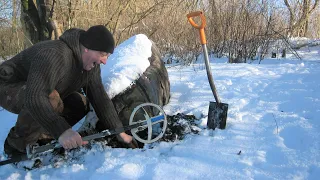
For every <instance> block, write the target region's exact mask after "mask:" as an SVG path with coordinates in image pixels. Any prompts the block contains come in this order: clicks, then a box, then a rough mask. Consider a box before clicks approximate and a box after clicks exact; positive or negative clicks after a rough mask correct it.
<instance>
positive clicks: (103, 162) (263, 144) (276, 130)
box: [0, 35, 320, 180]
mask: <svg viewBox="0 0 320 180" xmlns="http://www.w3.org/2000/svg"><path fill="white" fill-rule="evenodd" d="M141 47H143V48H141ZM150 49H151V44H150V41H149V40H148V39H147V38H146V36H144V35H137V36H135V37H132V38H131V39H129V40H127V41H125V42H123V44H121V45H120V46H119V47H117V48H116V50H115V53H114V55H112V56H113V57H112V56H111V57H110V61H111V59H122V60H121V62H122V61H124V62H125V60H126V59H129V58H131V57H132V55H134V54H135V55H136V56H135V58H133V59H134V60H133V59H132V61H135V60H137V61H139V63H134V64H135V65H136V66H137V67H135V70H134V71H135V72H133V71H131V72H132V74H130V73H129V72H128V70H126V69H125V68H123V72H125V73H122V72H121V71H122V70H121V68H119V69H117V68H114V69H115V72H117V73H118V74H122V75H121V76H118V77H121V78H117V76H115V77H107V73H105V72H104V71H105V69H108V70H109V69H112V67H108V63H107V65H105V66H102V71H103V73H102V78H103V81H104V82H113V80H114V81H115V79H119V80H120V81H122V79H125V80H126V81H130V80H133V79H134V77H136V74H139V73H141V72H143V71H144V70H145V68H146V67H148V66H149V65H148V64H147V61H145V60H146V58H147V57H148V56H150ZM137 52H139V53H137ZM140 53H141V57H140V56H139V54H140ZM298 53H299V54H300V56H301V57H302V60H298V59H296V58H295V57H294V56H293V55H292V54H290V52H289V53H288V55H287V58H277V59H271V58H266V59H265V60H263V61H262V63H261V64H258V63H257V62H250V63H243V64H229V63H226V61H227V60H226V58H221V59H216V58H213V57H211V59H210V62H211V69H212V74H213V76H214V82H215V84H216V87H217V91H218V93H219V95H220V98H221V101H222V102H223V103H227V104H229V110H228V119H227V127H226V129H225V130H220V129H216V130H215V131H213V130H208V129H206V122H207V113H208V107H209V102H210V101H214V97H213V95H212V92H211V89H210V86H209V83H208V80H207V77H206V71H205V69H204V62H203V61H200V62H197V63H194V64H192V65H191V66H180V65H178V64H175V65H167V70H168V73H169V79H170V86H171V90H170V94H171V99H170V102H169V104H167V105H166V106H165V107H164V110H165V112H166V113H167V114H168V115H174V114H177V113H185V114H193V115H195V116H196V117H197V118H198V120H197V124H198V127H199V129H200V132H199V134H189V135H187V136H186V137H185V138H184V139H183V140H179V141H178V140H177V141H175V142H155V143H153V144H151V145H146V146H145V147H144V148H143V149H122V148H114V149H113V148H111V147H108V146H104V145H102V144H101V143H93V144H92V148H91V149H85V148H81V149H79V150H77V151H71V152H67V154H66V157H68V158H69V159H68V160H67V161H62V162H59V163H57V164H56V166H57V167H53V166H52V165H47V166H44V167H41V168H39V169H35V170H32V171H24V170H22V169H17V168H14V167H13V166H11V165H6V166H2V167H0V179H26V180H30V179H42V180H45V179H50V180H51V179H156V180H157V179H245V180H247V179H290V180H291V179H296V180H299V179H311V180H313V179H314V180H315V179H318V177H319V176H320V153H319V149H320V121H319V116H320V91H319V88H320V80H319V77H320V46H313V47H308V48H302V49H300V50H299V51H298ZM115 62H116V60H115ZM118 62H119V63H121V62H120V61H118ZM125 64H126V63H124V64H122V65H123V66H126V65H125ZM109 65H112V66H113V67H114V66H116V65H115V64H114V63H110V64H109ZM132 65H133V64H130V63H129V65H128V66H130V67H131V66H132ZM122 76H128V77H122ZM105 84H106V86H107V84H109V83H105ZM124 86H125V85H124ZM124 88H125V87H122V88H118V89H116V90H110V89H109V91H112V92H115V93H116V92H118V91H121V90H120V89H124ZM107 89H108V87H106V90H107ZM0 117H1V122H2V124H1V127H0V144H3V142H4V140H5V138H6V136H7V133H8V132H9V130H10V128H11V127H12V126H13V125H14V123H15V120H16V117H17V116H16V115H14V114H11V113H9V112H7V111H5V110H3V111H0ZM181 121H183V120H181ZM82 123H83V122H82ZM79 126H81V124H80V125H79V124H78V125H76V127H74V128H77V127H79ZM151 147H152V148H151ZM2 153H3V147H2V146H0V154H2ZM1 159H4V157H1Z"/></svg>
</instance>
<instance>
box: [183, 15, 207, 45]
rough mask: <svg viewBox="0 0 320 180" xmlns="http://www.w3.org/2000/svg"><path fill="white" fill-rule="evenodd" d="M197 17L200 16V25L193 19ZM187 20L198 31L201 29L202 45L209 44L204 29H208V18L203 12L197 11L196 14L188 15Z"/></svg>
mask: <svg viewBox="0 0 320 180" xmlns="http://www.w3.org/2000/svg"><path fill="white" fill-rule="evenodd" d="M196 16H200V19H201V24H200V25H198V24H196V23H195V22H194V20H193V19H192V18H193V17H196ZM187 18H188V21H189V23H190V24H191V25H192V26H193V27H194V28H196V29H199V32H200V41H201V44H207V40H206V35H205V33H204V28H205V27H206V18H205V17H204V14H203V12H202V11H196V12H192V13H189V14H187Z"/></svg>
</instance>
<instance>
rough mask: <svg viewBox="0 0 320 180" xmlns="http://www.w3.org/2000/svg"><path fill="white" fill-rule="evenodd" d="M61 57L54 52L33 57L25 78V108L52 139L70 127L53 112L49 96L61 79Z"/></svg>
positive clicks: (50, 50) (50, 51)
mask: <svg viewBox="0 0 320 180" xmlns="http://www.w3.org/2000/svg"><path fill="white" fill-rule="evenodd" d="M63 67H64V64H63V57H62V56H61V55H60V54H59V53H57V52H56V51H55V50H52V49H49V50H43V51H41V52H39V53H38V54H37V55H35V56H34V57H33V62H32V63H31V67H30V70H29V74H28V78H27V89H26V99H25V107H26V108H27V110H29V112H30V114H31V116H32V117H33V118H34V119H35V120H36V121H37V122H38V123H39V124H40V125H41V126H42V127H43V128H44V129H45V130H47V131H48V132H49V133H50V134H51V135H53V137H54V138H56V139H58V138H59V136H60V135H61V134H62V133H63V132H64V131H65V130H67V129H69V128H71V126H70V125H69V124H68V123H67V122H66V120H65V119H64V118H63V117H61V116H59V114H58V113H56V112H55V111H54V109H53V108H52V106H51V103H50V101H49V94H50V93H51V92H52V91H53V90H54V89H55V87H56V85H57V83H58V81H59V80H60V78H62V76H63V74H64V72H63Z"/></svg>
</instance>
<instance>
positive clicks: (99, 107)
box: [87, 67, 123, 129]
mask: <svg viewBox="0 0 320 180" xmlns="http://www.w3.org/2000/svg"><path fill="white" fill-rule="evenodd" d="M93 70H94V71H95V72H94V73H93V75H92V77H91V78H90V81H89V83H88V94H87V95H88V97H89V100H90V103H91V104H92V106H93V108H94V110H95V112H96V114H97V116H98V118H99V121H100V122H101V124H102V125H103V126H104V127H102V128H103V129H115V128H119V127H123V124H122V122H121V121H120V119H119V116H118V113H117V111H116V109H115V107H114V105H113V103H112V101H111V99H110V98H109V96H108V94H107V93H106V91H105V89H104V87H103V84H102V79H101V69H100V67H96V68H95V69H93Z"/></svg>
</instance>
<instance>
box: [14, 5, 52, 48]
mask: <svg viewBox="0 0 320 180" xmlns="http://www.w3.org/2000/svg"><path fill="white" fill-rule="evenodd" d="M54 4H55V0H36V4H35V2H34V1H33V0H21V19H20V20H21V24H22V27H23V31H24V32H25V34H26V38H28V41H27V42H28V43H26V44H25V45H26V46H29V45H32V44H35V43H37V42H40V41H44V40H49V39H51V37H52V35H53V31H54V26H53V23H52V22H51V21H52V16H53V8H54Z"/></svg>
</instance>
